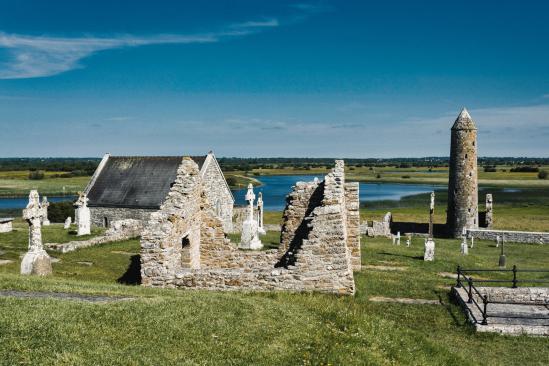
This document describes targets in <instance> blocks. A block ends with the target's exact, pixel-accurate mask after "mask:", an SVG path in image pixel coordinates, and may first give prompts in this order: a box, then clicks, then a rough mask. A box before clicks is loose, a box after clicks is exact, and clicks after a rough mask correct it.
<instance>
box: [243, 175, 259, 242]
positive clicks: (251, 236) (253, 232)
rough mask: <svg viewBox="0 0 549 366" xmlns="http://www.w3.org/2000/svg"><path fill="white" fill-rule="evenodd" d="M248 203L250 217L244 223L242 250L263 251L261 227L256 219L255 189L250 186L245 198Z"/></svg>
mask: <svg viewBox="0 0 549 366" xmlns="http://www.w3.org/2000/svg"><path fill="white" fill-rule="evenodd" d="M245 199H246V201H247V202H248V217H247V218H246V220H244V222H243V223H242V234H241V237H240V248H243V249H261V248H263V244H262V243H261V240H259V227H258V224H257V220H255V219H254V201H255V194H254V187H253V185H252V184H251V183H250V184H248V191H247V192H246V196H245Z"/></svg>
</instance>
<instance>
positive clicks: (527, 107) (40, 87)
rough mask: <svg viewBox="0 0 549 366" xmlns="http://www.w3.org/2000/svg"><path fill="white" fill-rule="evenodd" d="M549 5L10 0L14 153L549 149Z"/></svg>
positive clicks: (4, 148) (1, 102)
mask: <svg viewBox="0 0 549 366" xmlns="http://www.w3.org/2000/svg"><path fill="white" fill-rule="evenodd" d="M548 44H549V3H548V2H546V1H541V0H540V1H520V2H518V1H459V2H457V1H456V2H445V1H413V2H412V1H383V2H367V1H310V2H301V1H299V0H297V1H270V2H268V1H208V2H191V1H177V2H176V1H164V0H155V1H135V0H134V1H99V0H94V1H56V0H49V1H39V0H35V1H30V0H18V1H0V127H1V130H0V131H1V134H0V156H3V157H8V156H101V155H102V154H103V153H105V152H110V153H112V154H118V155H122V154H127V155H145V154H147V155H174V154H178V155H179V154H201V153H205V152H207V151H208V150H210V149H213V150H214V151H215V152H216V154H217V155H218V156H244V157H252V156H259V157H261V156H301V157H364V158H369V157H421V156H433V155H436V156H445V155H448V150H449V129H450V127H451V125H452V123H453V120H454V119H455V117H456V116H457V114H458V113H459V110H460V109H461V107H463V106H466V107H467V108H468V109H469V111H470V113H471V115H472V117H473V119H475V121H476V123H477V127H478V128H479V154H480V155H481V156H543V157H547V156H549V144H548V141H549V47H548V46H547V45H548Z"/></svg>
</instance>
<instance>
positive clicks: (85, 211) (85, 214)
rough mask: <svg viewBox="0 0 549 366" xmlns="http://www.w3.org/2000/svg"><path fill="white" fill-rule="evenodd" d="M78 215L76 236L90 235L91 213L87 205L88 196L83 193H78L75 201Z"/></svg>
mask: <svg viewBox="0 0 549 366" xmlns="http://www.w3.org/2000/svg"><path fill="white" fill-rule="evenodd" d="M75 206H76V207H77V216H78V222H77V225H78V232H77V234H76V235H77V236H81V235H90V233H91V215H90V209H89V207H88V197H87V196H86V194H85V193H80V194H79V196H78V200H77V201H76V203H75Z"/></svg>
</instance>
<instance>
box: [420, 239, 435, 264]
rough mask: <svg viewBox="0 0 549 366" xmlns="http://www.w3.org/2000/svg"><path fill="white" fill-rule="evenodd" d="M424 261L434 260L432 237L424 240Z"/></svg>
mask: <svg viewBox="0 0 549 366" xmlns="http://www.w3.org/2000/svg"><path fill="white" fill-rule="evenodd" d="M423 260H424V261H434V260H435V241H434V240H433V238H428V239H426V240H425V251H424V253H423Z"/></svg>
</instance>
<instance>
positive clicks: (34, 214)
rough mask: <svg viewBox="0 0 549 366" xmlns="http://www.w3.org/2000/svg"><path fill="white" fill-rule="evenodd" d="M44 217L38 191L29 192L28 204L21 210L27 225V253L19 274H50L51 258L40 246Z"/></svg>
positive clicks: (44, 212)
mask: <svg viewBox="0 0 549 366" xmlns="http://www.w3.org/2000/svg"><path fill="white" fill-rule="evenodd" d="M45 215H46V211H45V209H44V208H43V207H42V206H41V205H40V196H39V195H38V191H36V190H32V191H30V194H29V203H28V204H27V207H26V208H25V209H24V210H23V218H24V219H25V220H27V222H28V223H29V251H28V252H27V253H26V254H25V256H24V257H23V260H22V261H21V274H24V275H30V274H35V275H39V276H46V275H49V274H51V272H52V269H51V258H50V256H49V255H48V253H47V252H46V251H45V250H44V247H43V246H42V227H41V225H42V221H43V220H44V217H45Z"/></svg>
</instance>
